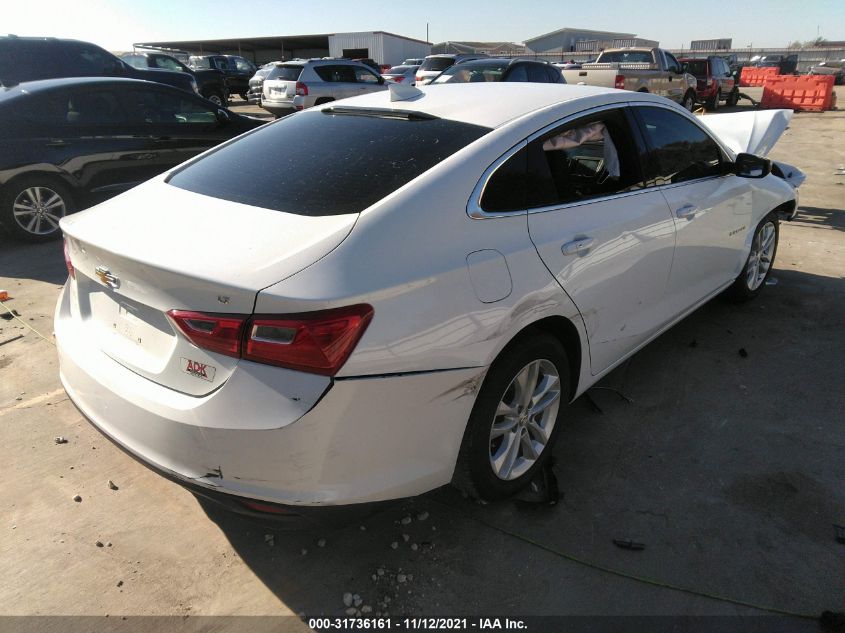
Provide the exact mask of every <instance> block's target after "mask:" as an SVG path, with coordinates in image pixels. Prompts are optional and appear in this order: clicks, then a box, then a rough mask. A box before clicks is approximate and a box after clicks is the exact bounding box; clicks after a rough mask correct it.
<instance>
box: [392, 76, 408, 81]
mask: <svg viewBox="0 0 845 633" xmlns="http://www.w3.org/2000/svg"><path fill="white" fill-rule="evenodd" d="M391 79H392V80H393V81H395V82H396V83H402V81H403V80H404V79H405V77H404V75H399V76H398V77H391Z"/></svg>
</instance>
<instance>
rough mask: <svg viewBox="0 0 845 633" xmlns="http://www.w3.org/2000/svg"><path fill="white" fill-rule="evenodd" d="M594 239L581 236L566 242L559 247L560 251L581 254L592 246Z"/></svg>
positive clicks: (567, 253)
mask: <svg viewBox="0 0 845 633" xmlns="http://www.w3.org/2000/svg"><path fill="white" fill-rule="evenodd" d="M594 242H595V240H594V239H593V238H592V237H582V238H580V239H577V240H572V241H571V242H567V243H566V244H564V245H563V246H561V247H560V251H561V252H562V253H563V254H564V255H582V254H584V253H586V252H587V251H589V250H590V249H591V248H592V247H593V243H594Z"/></svg>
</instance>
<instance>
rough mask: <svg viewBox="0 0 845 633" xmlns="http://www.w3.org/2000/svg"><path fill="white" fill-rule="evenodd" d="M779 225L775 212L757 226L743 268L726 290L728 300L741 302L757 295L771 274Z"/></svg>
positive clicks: (778, 235)
mask: <svg viewBox="0 0 845 633" xmlns="http://www.w3.org/2000/svg"><path fill="white" fill-rule="evenodd" d="M779 237H780V223H779V221H778V214H777V212H773V213H770V214H769V215H767V216H766V217H765V218H763V220H762V222H760V224H759V225H758V226H757V230H756V231H754V238H753V239H752V241H751V252H750V253H748V259H747V260H746V261H745V267H744V268H743V270H742V273H740V275H739V277H737V278H736V280H735V281H734V283H733V285H732V286H731V287H730V288H728V292H727V296H728V298H730V299H732V300H734V301H737V302H743V301H748V300H749V299H753V298H754V297H756V296H757V294H759V292H760V290H762V288H763V286H764V285H765V284H766V280H767V279H768V278H769V275H770V274H771V272H772V267H773V266H774V263H775V255H776V254H777V250H778V239H779Z"/></svg>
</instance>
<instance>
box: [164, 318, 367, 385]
mask: <svg viewBox="0 0 845 633" xmlns="http://www.w3.org/2000/svg"><path fill="white" fill-rule="evenodd" d="M167 316H168V317H169V318H170V320H171V322H172V323H173V324H174V325H176V327H177V328H179V330H180V331H181V332H182V333H183V334H184V335H185V337H186V338H187V339H188V340H189V341H191V343H193V344H194V345H196V346H197V347H200V348H202V349H205V350H208V351H211V352H217V353H219V354H225V355H226V356H232V357H234V358H244V359H246V360H251V361H254V362H256V363H263V364H266V365H276V366H277V367H286V368H288V369H295V370H298V371H304V372H309V373H314V374H321V375H324V376H334V375H335V374H336V373H337V372H338V371H339V370H340V368H341V367H343V364H344V363H345V362H346V360H347V359H348V358H349V355H350V354H351V353H352V351H353V350H354V349H355V346H356V345H357V344H358V341H359V340H360V339H361V336H363V334H364V332H365V330H366V329H367V326H368V325H369V324H370V321H371V320H372V318H373V308H372V306H370V305H367V304H359V305H354V306H348V307H344V308H336V309H332V310H320V311H317V312H304V313H301V314H289V315H279V316H273V315H256V316H252V317H249V316H245V315H237V314H206V313H204V312H191V311H188V310H170V312H168V313H167Z"/></svg>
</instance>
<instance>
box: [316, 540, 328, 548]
mask: <svg viewBox="0 0 845 633" xmlns="http://www.w3.org/2000/svg"><path fill="white" fill-rule="evenodd" d="M325 546H326V539H324V538H321V539H319V540H318V541H317V547H325Z"/></svg>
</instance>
